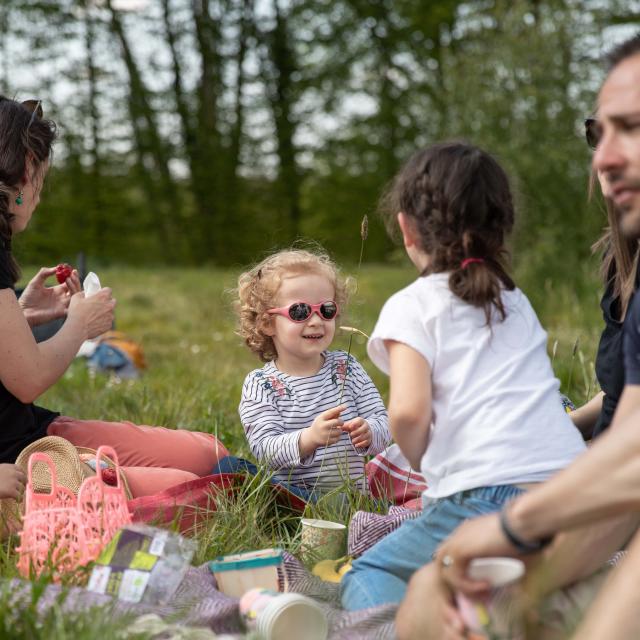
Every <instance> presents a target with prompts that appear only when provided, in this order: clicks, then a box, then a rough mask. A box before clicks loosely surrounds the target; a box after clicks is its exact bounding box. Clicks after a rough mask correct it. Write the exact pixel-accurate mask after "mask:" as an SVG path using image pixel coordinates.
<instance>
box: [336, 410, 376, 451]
mask: <svg viewBox="0 0 640 640" xmlns="http://www.w3.org/2000/svg"><path fill="white" fill-rule="evenodd" d="M342 430H343V431H346V432H347V433H348V434H349V437H350V438H351V443H352V444H353V446H354V447H355V448H356V449H367V448H368V447H369V446H370V445H371V427H370V426H369V423H368V422H367V421H366V420H365V419H364V418H360V417H358V418H354V419H353V420H349V421H348V422H345V423H344V425H343V426H342Z"/></svg>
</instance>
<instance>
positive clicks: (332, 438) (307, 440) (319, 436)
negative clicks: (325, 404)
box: [300, 404, 347, 455]
mask: <svg viewBox="0 0 640 640" xmlns="http://www.w3.org/2000/svg"><path fill="white" fill-rule="evenodd" d="M346 408H347V406H346V405H344V404H341V405H340V406H338V407H332V408H331V409H327V410H326V411H323V412H322V413H321V414H320V415H318V416H316V418H315V420H314V421H313V422H312V423H311V426H310V427H307V428H306V429H303V430H302V433H301V434H300V452H301V453H302V454H303V455H309V454H310V453H312V452H313V451H315V450H316V449H318V448H319V447H326V446H328V445H330V444H335V443H336V442H338V440H340V436H342V428H341V427H342V425H343V424H344V422H343V421H342V420H341V419H340V414H341V413H342V412H343V411H344V410H345V409H346Z"/></svg>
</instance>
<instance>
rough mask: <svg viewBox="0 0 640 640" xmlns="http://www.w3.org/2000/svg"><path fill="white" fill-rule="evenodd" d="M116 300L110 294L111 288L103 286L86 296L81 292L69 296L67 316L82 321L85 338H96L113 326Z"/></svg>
mask: <svg viewBox="0 0 640 640" xmlns="http://www.w3.org/2000/svg"><path fill="white" fill-rule="evenodd" d="M115 306H116V301H115V299H114V298H113V297H112V295H111V289H110V288H109V287H104V288H102V289H100V291H98V293H95V294H94V295H92V296H89V297H88V298H85V295H84V293H83V292H80V293H76V294H75V295H73V296H72V297H71V302H70V304H69V311H68V316H69V319H70V320H71V319H72V318H73V319H74V320H78V321H79V322H81V323H82V325H83V328H84V332H85V338H87V339H91V338H96V337H98V336H99V335H101V334H103V333H104V332H105V331H108V330H109V329H111V327H112V326H113V310H114V308H115Z"/></svg>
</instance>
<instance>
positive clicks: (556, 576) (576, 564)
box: [529, 513, 640, 598]
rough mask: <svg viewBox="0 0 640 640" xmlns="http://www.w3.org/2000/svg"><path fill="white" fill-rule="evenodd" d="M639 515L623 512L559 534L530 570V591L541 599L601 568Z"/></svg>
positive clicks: (629, 533) (623, 541)
mask: <svg viewBox="0 0 640 640" xmlns="http://www.w3.org/2000/svg"><path fill="white" fill-rule="evenodd" d="M639 523H640V516H639V515H638V514H635V513H632V514H625V515H623V516H618V517H616V518H612V519H608V520H604V521H602V522H598V523H596V524H592V525H589V526H586V527H580V528H579V529H573V530H571V531H567V532H564V533H561V534H559V535H558V536H557V537H556V539H555V540H554V542H553V544H552V545H551V546H550V547H549V548H548V549H547V550H546V551H545V552H544V554H543V555H542V558H541V560H542V561H543V563H542V565H540V567H539V568H537V569H536V570H534V571H533V572H532V578H531V579H530V580H529V588H530V594H531V595H532V596H534V597H536V598H541V597H544V596H546V595H547V594H549V593H551V592H552V591H555V590H556V589H560V588H562V587H565V586H567V585H569V584H572V583H574V582H577V581H578V580H580V579H582V578H586V577H587V576H590V575H591V574H593V573H595V572H596V571H598V570H599V569H601V568H602V567H603V566H604V565H605V563H606V562H607V561H608V560H610V559H611V557H612V556H613V555H614V553H615V552H616V551H618V550H619V549H621V548H622V547H623V546H624V545H625V544H626V543H627V542H628V541H629V540H630V539H631V537H632V536H633V534H634V533H635V531H636V530H637V528H638V524H639Z"/></svg>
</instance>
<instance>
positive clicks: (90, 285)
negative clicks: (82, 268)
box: [82, 271, 102, 298]
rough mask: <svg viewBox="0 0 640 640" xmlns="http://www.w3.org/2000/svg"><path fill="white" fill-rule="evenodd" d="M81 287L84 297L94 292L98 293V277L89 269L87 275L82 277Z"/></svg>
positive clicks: (99, 286) (99, 287)
mask: <svg viewBox="0 0 640 640" xmlns="http://www.w3.org/2000/svg"><path fill="white" fill-rule="evenodd" d="M82 288H83V289H84V295H85V297H87V298H88V297H89V296H92V295H93V294H94V293H98V291H100V289H101V288H102V286H101V285H100V278H98V276H97V275H96V274H95V273H93V271H89V273H87V277H86V278H85V279H84V282H83V283H82Z"/></svg>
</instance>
